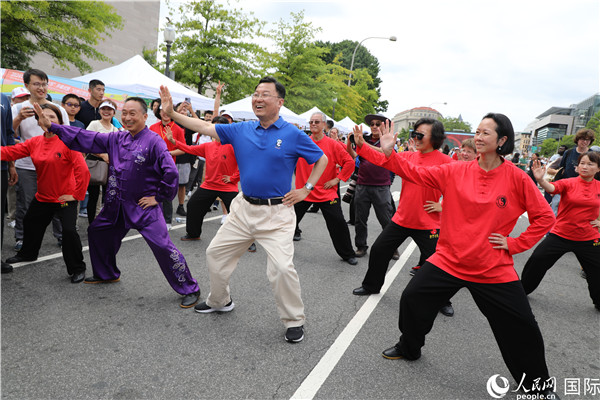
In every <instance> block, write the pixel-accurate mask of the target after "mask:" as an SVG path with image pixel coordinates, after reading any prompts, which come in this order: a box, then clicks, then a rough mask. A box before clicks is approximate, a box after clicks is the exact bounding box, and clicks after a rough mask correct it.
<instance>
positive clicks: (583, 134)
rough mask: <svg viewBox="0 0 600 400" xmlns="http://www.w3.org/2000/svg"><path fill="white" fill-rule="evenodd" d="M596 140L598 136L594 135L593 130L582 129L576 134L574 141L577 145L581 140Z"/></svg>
mask: <svg viewBox="0 0 600 400" xmlns="http://www.w3.org/2000/svg"><path fill="white" fill-rule="evenodd" d="M595 138H596V135H595V134H594V131H593V130H591V129H580V130H578V131H577V133H576V134H575V137H574V138H573V141H574V142H575V143H577V142H579V141H580V140H581V139H584V140H585V139H590V140H591V141H592V142H593V141H594V139H595ZM590 144H591V143H590Z"/></svg>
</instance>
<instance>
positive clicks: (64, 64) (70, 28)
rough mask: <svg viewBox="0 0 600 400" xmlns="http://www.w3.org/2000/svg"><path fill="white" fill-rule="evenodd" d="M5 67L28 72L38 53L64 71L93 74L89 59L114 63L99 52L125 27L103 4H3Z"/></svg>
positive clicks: (3, 58) (3, 59) (54, 2)
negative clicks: (71, 69)
mask: <svg viewBox="0 0 600 400" xmlns="http://www.w3.org/2000/svg"><path fill="white" fill-rule="evenodd" d="M0 12H1V14H2V27H1V30H2V47H1V49H2V66H3V67H4V68H11V69H18V70H27V69H29V68H30V67H31V65H30V64H31V58H32V57H33V56H34V55H35V54H37V53H46V54H48V55H50V56H51V57H52V58H53V59H54V62H55V63H56V64H57V65H58V66H60V67H61V68H64V69H67V70H68V69H69V66H70V65H74V66H75V68H77V69H78V70H79V71H80V72H82V73H83V72H89V71H91V70H92V68H91V67H90V65H89V64H88V63H87V62H86V61H85V58H88V59H94V60H100V61H110V60H109V59H108V57H106V56H104V55H103V54H102V53H100V52H98V51H97V50H96V49H95V45H97V44H98V41H99V40H100V39H101V38H102V36H104V35H108V36H110V34H109V33H108V31H112V30H114V29H120V28H121V27H122V23H121V17H120V16H119V15H117V14H116V13H115V9H114V8H113V7H112V6H110V5H109V4H107V3H105V2H101V1H2V2H0Z"/></svg>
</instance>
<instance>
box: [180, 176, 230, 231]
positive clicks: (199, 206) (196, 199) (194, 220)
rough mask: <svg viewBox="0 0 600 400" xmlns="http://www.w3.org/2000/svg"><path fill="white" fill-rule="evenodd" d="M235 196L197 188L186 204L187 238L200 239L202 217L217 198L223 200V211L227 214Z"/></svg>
mask: <svg viewBox="0 0 600 400" xmlns="http://www.w3.org/2000/svg"><path fill="white" fill-rule="evenodd" d="M237 195H238V192H221V191H218V190H210V189H204V188H202V187H199V188H198V189H197V190H196V191H195V192H194V194H192V197H190V199H189V200H188V203H187V218H186V220H185V230H186V232H187V234H188V236H190V237H194V238H197V237H200V235H201V234H202V222H203V221H204V216H205V215H206V213H207V212H208V211H209V210H210V206H212V204H213V203H214V202H215V200H216V199H217V197H218V198H220V199H221V200H223V204H224V205H225V209H226V210H227V212H229V205H230V204H231V202H232V201H233V199H234V198H235V196H237Z"/></svg>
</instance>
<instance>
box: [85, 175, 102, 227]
mask: <svg viewBox="0 0 600 400" xmlns="http://www.w3.org/2000/svg"><path fill="white" fill-rule="evenodd" d="M100 188H102V204H104V196H105V194H106V185H88V188H87V192H88V204H87V214H88V223H90V224H91V223H92V222H94V219H96V208H97V206H98V199H99V198H100Z"/></svg>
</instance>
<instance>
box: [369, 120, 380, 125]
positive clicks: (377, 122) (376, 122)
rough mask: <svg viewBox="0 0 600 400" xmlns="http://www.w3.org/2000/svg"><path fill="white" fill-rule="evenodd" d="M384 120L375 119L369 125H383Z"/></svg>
mask: <svg viewBox="0 0 600 400" xmlns="http://www.w3.org/2000/svg"><path fill="white" fill-rule="evenodd" d="M381 124H382V122H381V121H373V122H371V123H370V124H369V126H381Z"/></svg>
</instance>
